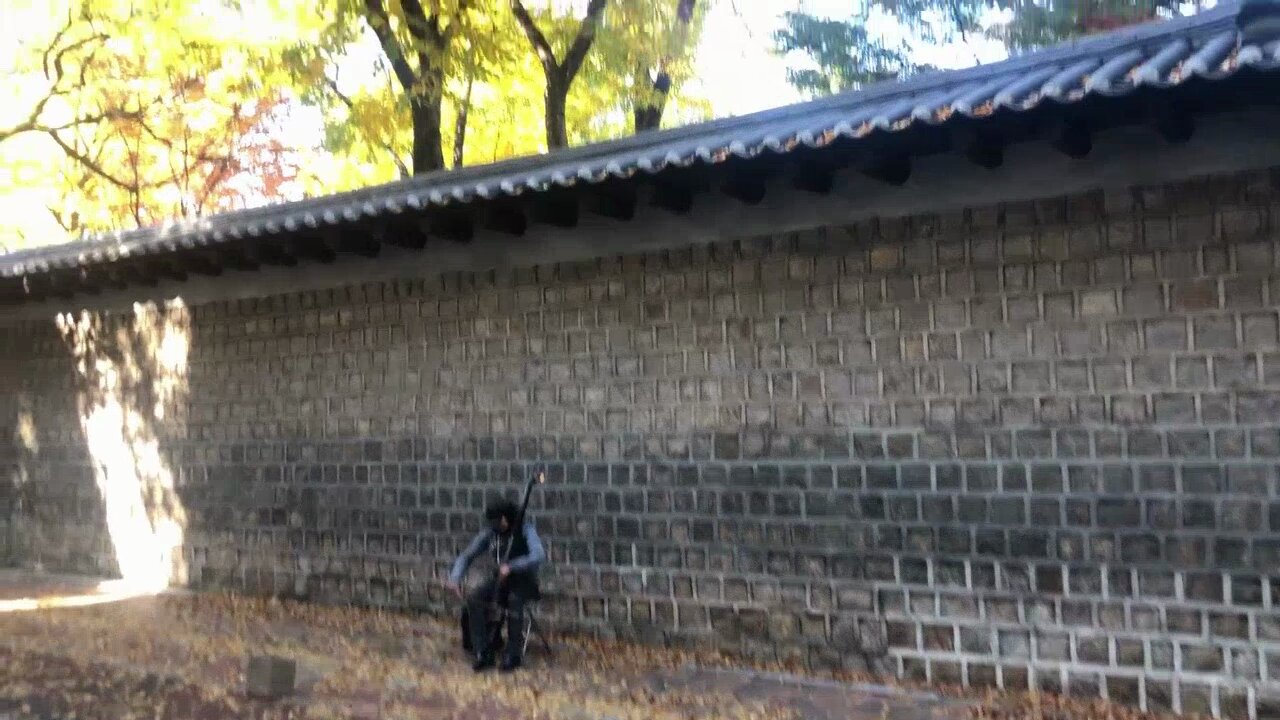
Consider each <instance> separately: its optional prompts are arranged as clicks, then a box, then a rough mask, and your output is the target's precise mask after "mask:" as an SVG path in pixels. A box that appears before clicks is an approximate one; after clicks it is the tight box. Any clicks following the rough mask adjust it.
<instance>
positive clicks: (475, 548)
mask: <svg viewBox="0 0 1280 720" xmlns="http://www.w3.org/2000/svg"><path fill="white" fill-rule="evenodd" d="M517 515H519V511H518V510H517V509H516V506H515V503H512V502H510V501H507V500H502V501H499V502H496V503H494V504H492V505H490V506H489V507H488V508H486V509H485V511H484V516H485V520H486V521H488V523H489V527H486V528H485V529H483V530H481V531H480V532H479V533H478V534H477V535H476V537H475V539H473V540H472V541H471V544H470V545H468V546H467V548H466V550H463V551H462V554H461V555H459V556H458V559H457V560H455V561H454V563H453V569H452V570H451V571H450V572H449V580H448V583H447V585H448V587H449V589H450V590H452V591H453V592H454V593H455V594H457V595H458V597H462V590H461V583H462V578H463V577H465V576H466V574H467V569H468V568H469V567H471V562H472V561H473V560H475V559H476V558H477V557H479V556H480V554H481V553H483V552H484V551H485V549H486V546H487V547H488V549H489V550H491V551H492V552H493V556H494V560H496V561H497V564H498V574H497V575H496V576H494V577H492V578H490V579H489V580H487V581H486V582H484V583H483V584H482V585H480V587H478V588H476V589H475V590H474V591H472V592H471V594H470V596H469V597H467V617H468V618H469V621H468V622H469V625H470V630H471V650H472V652H473V653H475V658H474V661H475V662H474V664H473V665H472V669H474V670H475V671H476V672H480V671H481V670H484V669H485V668H489V667H492V666H493V663H494V653H493V648H492V647H491V645H490V641H491V639H492V638H491V637H490V635H489V632H490V626H489V623H488V622H487V620H488V617H489V613H488V605H489V603H490V602H493V601H495V600H496V601H497V603H498V606H499V607H503V608H506V618H507V643H506V652H505V653H503V658H502V665H501V666H500V667H499V669H500V670H502V671H503V672H510V671H512V670H514V669H516V668H517V667H520V660H521V653H522V652H523V651H524V622H523V619H524V604H525V601H526V600H528V599H529V598H530V597H533V596H536V595H537V592H538V578H537V572H538V568H539V567H540V566H541V565H542V563H543V561H545V560H546V557H547V554H546V551H545V550H543V549H542V541H541V540H539V539H538V532H537V531H536V530H534V528H533V523H532V522H530V521H527V520H526V521H525V522H524V523H523V525H524V527H522V528H520V530H519V532H516V531H515V527H514V526H515V523H516V516H517ZM508 548H509V549H510V551H509V552H508ZM504 557H506V558H509V559H508V560H507V561H506V562H505V563H504V562H503V558H504Z"/></svg>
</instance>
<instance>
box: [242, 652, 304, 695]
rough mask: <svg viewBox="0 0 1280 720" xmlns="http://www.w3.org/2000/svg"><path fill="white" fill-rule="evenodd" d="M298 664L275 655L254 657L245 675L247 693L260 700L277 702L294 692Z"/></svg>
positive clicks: (250, 659)
mask: <svg viewBox="0 0 1280 720" xmlns="http://www.w3.org/2000/svg"><path fill="white" fill-rule="evenodd" d="M297 672H298V664H297V663H296V662H294V661H293V660H289V659H286V658H281V657H275V656H273V655H254V656H252V657H250V658H249V669H248V671H247V672H246V673H245V680H246V685H247V688H246V691H247V692H248V694H249V697H251V698H256V699H259V700H276V699H278V698H282V697H284V696H286V695H288V694H290V693H292V692H293V689H294V681H295V679H296V678H297Z"/></svg>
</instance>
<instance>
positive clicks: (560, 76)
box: [546, 72, 569, 150]
mask: <svg viewBox="0 0 1280 720" xmlns="http://www.w3.org/2000/svg"><path fill="white" fill-rule="evenodd" d="M568 100H569V80H568V78H566V77H564V73H563V72H548V73H547V95H546V118H547V149H548V150H555V149H556V148H562V147H568V146H569V132H568V125H567V122H566V120H565V105H566V104H567V103H568Z"/></svg>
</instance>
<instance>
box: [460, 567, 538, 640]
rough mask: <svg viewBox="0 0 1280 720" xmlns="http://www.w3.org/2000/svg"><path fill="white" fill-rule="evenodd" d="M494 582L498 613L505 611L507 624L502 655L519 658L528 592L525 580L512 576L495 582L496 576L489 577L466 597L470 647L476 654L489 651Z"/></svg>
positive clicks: (529, 592) (529, 593)
mask: <svg viewBox="0 0 1280 720" xmlns="http://www.w3.org/2000/svg"><path fill="white" fill-rule="evenodd" d="M495 585H497V602H498V610H497V611H498V612H505V613H506V617H505V618H504V619H505V621H506V624H507V643H506V656H507V658H509V659H512V660H519V659H520V658H521V655H522V653H523V652H524V604H525V601H526V600H527V599H528V598H529V596H530V595H531V594H532V592H531V591H530V589H529V587H528V583H525V582H521V581H520V579H519V578H516V577H515V576H514V575H513V576H511V577H508V578H507V580H506V581H505V582H503V583H501V584H498V582H497V579H496V578H490V579H489V580H487V581H485V583H484V584H483V585H481V586H480V587H477V588H476V589H475V590H472V591H471V594H469V595H468V596H467V619H468V620H469V621H470V625H471V650H472V652H474V653H475V654H477V655H480V654H482V653H484V652H485V651H487V650H491V648H490V647H489V641H490V640H491V639H492V635H490V633H491V632H492V626H491V625H490V623H489V618H490V608H489V603H490V602H491V601H493V600H494V586H495Z"/></svg>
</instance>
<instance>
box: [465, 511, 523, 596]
mask: <svg viewBox="0 0 1280 720" xmlns="http://www.w3.org/2000/svg"><path fill="white" fill-rule="evenodd" d="M521 530H522V531H523V532H524V541H525V544H526V545H528V546H529V554H527V555H521V556H520V557H517V558H511V560H510V561H509V562H508V563H507V564H508V565H510V566H511V572H513V573H518V572H533V571H535V570H537V569H538V568H539V567H541V566H542V563H543V562H544V561H545V560H546V559H547V551H546V550H544V549H543V548H542V541H541V540H540V539H539V538H538V531H537V530H535V529H534V527H533V523H532V522H530V521H528V520H526V521H525V523H524V527H523V528H521ZM497 540H498V537H497V533H495V532H494V531H493V529H492V528H485V529H483V530H481V531H480V532H478V533H476V536H475V538H473V539H472V540H471V544H470V545H467V548H466V549H465V550H463V551H462V554H461V555H459V556H458V559H457V560H454V561H453V569H452V570H450V572H449V582H452V583H453V584H455V585H456V584H458V583H461V582H462V578H463V576H464V575H466V574H467V569H468V568H470V567H471V563H472V561H474V560H475V559H476V558H477V557H480V554H481V553H483V552H484V551H485V548H486V546H488V547H490V548H493V550H494V554H495V556H496V557H497V558H498V559H499V560H501V556H500V555H499V554H498V553H499V543H498V542H497Z"/></svg>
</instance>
